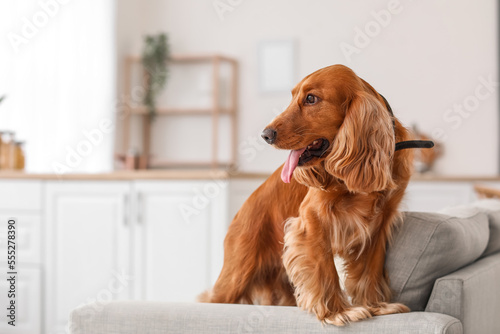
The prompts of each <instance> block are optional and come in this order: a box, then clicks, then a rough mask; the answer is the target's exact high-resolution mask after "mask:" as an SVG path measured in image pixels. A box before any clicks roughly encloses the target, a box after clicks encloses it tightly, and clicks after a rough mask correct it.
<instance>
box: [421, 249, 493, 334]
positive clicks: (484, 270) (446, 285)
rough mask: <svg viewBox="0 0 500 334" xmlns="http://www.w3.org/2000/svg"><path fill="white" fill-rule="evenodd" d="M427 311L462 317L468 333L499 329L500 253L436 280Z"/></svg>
mask: <svg viewBox="0 0 500 334" xmlns="http://www.w3.org/2000/svg"><path fill="white" fill-rule="evenodd" d="M425 310H426V311H429V312H437V313H443V314H448V315H450V316H452V317H455V318H457V319H459V320H460V321H461V322H462V324H463V328H464V333H474V334H476V333H477V334H481V333H495V332H497V331H498V329H499V328H500V317H499V314H500V253H497V254H493V255H490V256H488V257H485V258H483V259H481V260H479V261H477V262H474V263H473V264H471V265H469V266H467V267H464V268H462V269H460V270H458V271H456V272H454V273H452V274H449V275H446V276H444V277H442V278H439V279H438V280H436V282H435V283H434V289H433V290H432V294H431V297H430V298H429V302H428V303H427V307H426V309H425Z"/></svg>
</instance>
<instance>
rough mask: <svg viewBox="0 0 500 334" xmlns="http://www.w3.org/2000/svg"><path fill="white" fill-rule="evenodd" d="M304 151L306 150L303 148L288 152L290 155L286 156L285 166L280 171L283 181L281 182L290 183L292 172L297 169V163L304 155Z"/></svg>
mask: <svg viewBox="0 0 500 334" xmlns="http://www.w3.org/2000/svg"><path fill="white" fill-rule="evenodd" d="M305 150H306V148H305V147H304V148H303V149H300V150H292V151H290V155H289V156H288V159H286V162H285V165H284V166H283V169H282V170H281V179H282V180H283V182H285V183H290V180H291V179H292V175H293V171H294V170H295V168H297V164H298V163H299V158H300V155H301V154H302V153H304V151H305Z"/></svg>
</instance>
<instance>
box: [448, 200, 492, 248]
mask: <svg viewBox="0 0 500 334" xmlns="http://www.w3.org/2000/svg"><path fill="white" fill-rule="evenodd" d="M471 210H473V211H474V212H476V213H477V212H484V213H485V214H487V215H488V221H489V226H490V238H489V240H488V245H487V246H486V249H485V251H484V253H483V255H482V257H485V256H488V255H491V254H493V253H496V252H499V251H500V200H498V199H482V200H479V201H477V202H474V203H472V204H468V205H461V206H455V207H449V208H446V209H443V210H441V213H444V214H447V215H450V216H459V215H462V216H463V215H467V214H468V213H467V212H470V211H471ZM469 215H470V213H469Z"/></svg>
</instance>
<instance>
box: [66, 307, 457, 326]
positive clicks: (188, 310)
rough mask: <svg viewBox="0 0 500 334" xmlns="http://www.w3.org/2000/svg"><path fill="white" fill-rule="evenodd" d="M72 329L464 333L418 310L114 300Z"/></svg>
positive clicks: (84, 311)
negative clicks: (326, 312)
mask: <svg viewBox="0 0 500 334" xmlns="http://www.w3.org/2000/svg"><path fill="white" fill-rule="evenodd" d="M70 326H71V327H70V328H71V333H72V334H83V333H85V334H104V333H106V334H129V333H130V334H132V333H133V334H136V333H140V334H160V333H175V334H178V333H186V334H200V333H218V334H224V333H228V334H229V333H231V334H234V333H274V334H294V333H300V334H304V333H308V334H315V333H358V334H362V333H371V334H375V333H377V334H378V333H386V334H391V333H397V334H401V333H408V334H410V333H411V334H413V333H414V334H417V333H422V334H423V333H426V334H429V333H436V334H437V333H446V334H460V333H462V324H461V323H460V321H458V320H457V319H455V318H453V317H450V316H448V315H444V314H437V313H429V312H413V313H407V314H394V315H387V316H381V317H375V318H373V319H368V320H364V321H361V322H357V323H353V324H351V325H349V326H346V327H335V326H331V325H322V324H321V323H320V322H319V321H318V320H316V318H315V317H313V316H312V315H310V314H307V313H306V312H304V311H301V310H299V309H298V308H296V307H279V306H253V305H227V304H168V303H153V302H114V303H110V304H107V305H104V307H102V306H101V307H99V308H97V307H96V305H88V306H84V307H82V308H78V309H76V310H74V311H73V312H72V314H71V319H70Z"/></svg>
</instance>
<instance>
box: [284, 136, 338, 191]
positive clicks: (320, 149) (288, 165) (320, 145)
mask: <svg viewBox="0 0 500 334" xmlns="http://www.w3.org/2000/svg"><path fill="white" fill-rule="evenodd" d="M329 146H330V143H329V142H328V140H326V139H324V138H320V139H316V140H315V141H313V142H312V143H311V144H309V145H307V146H306V147H304V148H302V149H299V150H292V151H290V155H289V156H288V159H287V160H286V162H285V165H284V166H283V169H282V171H281V179H282V180H283V182H285V183H290V180H291V179H292V175H293V171H294V170H295V168H297V167H298V166H303V165H304V164H306V163H308V162H309V161H311V160H313V159H318V158H321V157H322V156H323V154H325V152H326V150H327V149H328V147H329Z"/></svg>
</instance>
